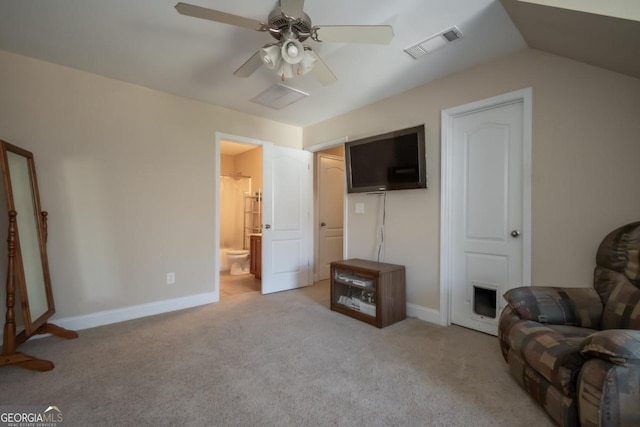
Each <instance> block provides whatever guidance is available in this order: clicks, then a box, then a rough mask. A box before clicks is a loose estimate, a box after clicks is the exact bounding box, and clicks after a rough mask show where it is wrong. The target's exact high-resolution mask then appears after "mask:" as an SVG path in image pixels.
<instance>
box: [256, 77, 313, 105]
mask: <svg viewBox="0 0 640 427" xmlns="http://www.w3.org/2000/svg"><path fill="white" fill-rule="evenodd" d="M307 96H309V94H308V93H305V92H302V91H301V90H298V89H294V88H292V87H289V86H285V85H283V84H281V83H278V84H275V85H273V86H271V87H270V88H268V89H267V90H265V91H263V92H262V93H260V94H259V95H257V96H254V97H253V98H251V101H253V102H255V103H256V104H261V105H264V106H265V107H269V108H273V109H274V110H281V109H283V108H284V107H286V106H288V105H291V104H293V103H294V102H298V101H300V100H301V99H302V98H306V97H307Z"/></svg>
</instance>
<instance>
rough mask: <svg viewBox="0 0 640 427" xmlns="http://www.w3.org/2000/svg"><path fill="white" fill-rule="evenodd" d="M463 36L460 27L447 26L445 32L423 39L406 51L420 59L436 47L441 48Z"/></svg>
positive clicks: (414, 57)
mask: <svg viewBox="0 0 640 427" xmlns="http://www.w3.org/2000/svg"><path fill="white" fill-rule="evenodd" d="M461 38H462V32H461V31H460V30H459V29H458V27H455V26H454V27H451V28H447V29H446V30H444V31H443V32H441V33H439V34H436V35H435V36H431V37H429V38H428V39H426V40H424V41H421V42H420V43H418V44H415V45H413V46H411V47H408V48H406V49H405V50H404V51H405V52H407V53H408V54H409V55H411V57H412V58H413V59H418V58H421V57H423V56H425V55H426V54H427V53H431V52H433V51H434V50H436V49H440V48H441V47H444V46H446V45H448V44H449V43H452V42H454V41H456V40H458V39H461Z"/></svg>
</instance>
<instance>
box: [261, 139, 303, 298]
mask: <svg viewBox="0 0 640 427" xmlns="http://www.w3.org/2000/svg"><path fill="white" fill-rule="evenodd" d="M262 148H263V151H262V156H263V157H262V160H263V193H262V208H263V212H262V222H263V226H262V293H263V294H269V293H273V292H279V291H286V290H289V289H295V288H299V287H302V286H307V285H310V284H311V283H312V278H311V271H312V269H311V253H312V251H311V212H310V210H311V203H310V200H311V199H310V197H311V194H312V187H311V185H312V180H311V158H312V154H311V153H309V152H308V151H304V150H294V149H290V148H284V147H279V146H275V145H273V144H264V145H263V146H262Z"/></svg>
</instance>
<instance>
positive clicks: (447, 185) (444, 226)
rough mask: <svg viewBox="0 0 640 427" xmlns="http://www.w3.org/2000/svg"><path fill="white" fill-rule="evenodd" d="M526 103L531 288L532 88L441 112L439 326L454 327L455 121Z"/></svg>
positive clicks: (527, 276)
mask: <svg viewBox="0 0 640 427" xmlns="http://www.w3.org/2000/svg"><path fill="white" fill-rule="evenodd" d="M514 102H522V104H523V122H522V124H523V127H522V132H523V141H522V145H523V146H522V157H523V158H522V173H523V176H522V193H523V194H522V285H523V286H531V163H532V162H531V160H532V159H531V155H532V154H531V141H532V137H531V135H532V111H533V108H532V107H533V91H532V88H531V87H528V88H525V89H520V90H516V91H513V92H509V93H505V94H502V95H498V96H494V97H491V98H486V99H482V100H479V101H475V102H471V103H468V104H464V105H459V106H457V107H452V108H448V109H445V110H442V112H441V127H440V129H441V147H440V165H441V166H440V167H441V171H440V324H441V325H444V326H448V325H450V324H451V291H452V283H451V281H452V271H453V267H454V266H453V247H452V244H451V242H452V239H453V230H454V227H455V226H456V224H454V223H453V221H452V217H453V215H452V211H453V199H454V197H453V185H452V184H453V122H454V119H455V118H456V117H459V116H464V115H467V114H473V113H475V112H479V111H482V110H487V109H492V108H496V107H500V106H502V105H506V104H511V103H514Z"/></svg>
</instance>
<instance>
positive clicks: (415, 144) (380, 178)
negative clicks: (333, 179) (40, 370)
mask: <svg viewBox="0 0 640 427" xmlns="http://www.w3.org/2000/svg"><path fill="white" fill-rule="evenodd" d="M345 163H346V171H347V192H349V193H368V192H376V191H388V190H407V189H412V188H427V170H426V169H427V162H426V157H425V137H424V125H420V126H416V127H412V128H408V129H402V130H397V131H395V132H390V133H386V134H384V135H377V136H372V137H369V138H364V139H360V140H356V141H350V142H347V143H346V144H345Z"/></svg>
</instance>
